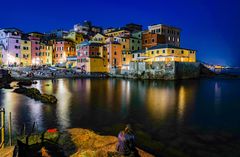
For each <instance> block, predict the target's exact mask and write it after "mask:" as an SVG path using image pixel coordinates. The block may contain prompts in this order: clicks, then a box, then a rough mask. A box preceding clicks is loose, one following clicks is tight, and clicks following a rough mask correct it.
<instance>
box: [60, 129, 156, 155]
mask: <svg viewBox="0 0 240 157" xmlns="http://www.w3.org/2000/svg"><path fill="white" fill-rule="evenodd" d="M66 134H68V136H67V135H66ZM61 137H65V138H63V139H61V140H62V143H63V149H64V151H65V153H66V155H67V156H70V155H71V156H72V157H85V156H88V157H95V156H102V157H109V156H112V157H121V155H119V154H118V153H117V152H116V144H117V141H118V139H117V137H114V136H101V135H98V134H96V133H94V132H93V131H90V130H87V129H80V128H76V129H69V130H68V132H66V133H65V135H63V136H61ZM69 150H71V151H69ZM137 150H138V154H139V156H140V157H153V155H151V154H149V153H147V152H145V151H143V150H141V149H138V148H137ZM73 151H74V152H73Z"/></svg>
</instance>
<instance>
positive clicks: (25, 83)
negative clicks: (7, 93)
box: [17, 80, 33, 86]
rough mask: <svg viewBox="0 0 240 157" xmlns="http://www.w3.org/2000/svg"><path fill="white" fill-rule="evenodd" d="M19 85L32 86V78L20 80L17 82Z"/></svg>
mask: <svg viewBox="0 0 240 157" xmlns="http://www.w3.org/2000/svg"><path fill="white" fill-rule="evenodd" d="M17 84H18V85H19V86H31V85H32V84H33V82H32V81H30V80H25V81H20V82H18V83H17Z"/></svg>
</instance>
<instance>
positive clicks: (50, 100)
mask: <svg viewBox="0 0 240 157" xmlns="http://www.w3.org/2000/svg"><path fill="white" fill-rule="evenodd" d="M13 92H16V93H19V94H23V95H26V96H28V97H30V98H33V99H35V100H39V101H41V102H42V103H47V104H56V103H57V98H56V97H55V96H53V95H48V94H41V92H40V91H39V90H38V89H36V88H25V87H19V88H16V89H14V91H13Z"/></svg>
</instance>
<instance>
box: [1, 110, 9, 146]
mask: <svg viewBox="0 0 240 157" xmlns="http://www.w3.org/2000/svg"><path fill="white" fill-rule="evenodd" d="M0 114H1V125H0V126H1V127H0V130H1V132H0V135H1V143H0V149H2V148H4V147H5V109H4V108H0ZM8 140H9V145H10V146H12V114H11V112H9V119H8Z"/></svg>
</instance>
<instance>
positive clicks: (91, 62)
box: [85, 57, 108, 73]
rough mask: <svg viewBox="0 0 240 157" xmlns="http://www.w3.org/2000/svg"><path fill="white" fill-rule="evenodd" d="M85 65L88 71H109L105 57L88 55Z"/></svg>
mask: <svg viewBox="0 0 240 157" xmlns="http://www.w3.org/2000/svg"><path fill="white" fill-rule="evenodd" d="M85 65H86V68H85V70H86V72H88V73H96V72H101V73H105V72H108V67H107V65H106V64H105V61H104V58H102V57H88V58H87V62H86V63H85Z"/></svg>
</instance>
